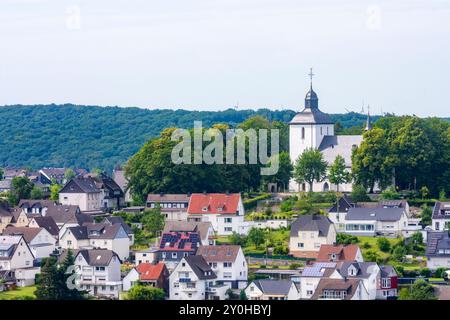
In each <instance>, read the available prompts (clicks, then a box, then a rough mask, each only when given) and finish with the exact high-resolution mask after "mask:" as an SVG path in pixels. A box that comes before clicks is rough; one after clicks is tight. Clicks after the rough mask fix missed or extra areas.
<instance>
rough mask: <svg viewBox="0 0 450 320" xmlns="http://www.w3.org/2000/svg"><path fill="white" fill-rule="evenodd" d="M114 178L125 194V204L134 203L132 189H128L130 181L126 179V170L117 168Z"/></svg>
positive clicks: (113, 174) (114, 171)
mask: <svg viewBox="0 0 450 320" xmlns="http://www.w3.org/2000/svg"><path fill="white" fill-rule="evenodd" d="M112 178H113V180H114V181H115V182H116V183H117V185H118V186H119V187H120V189H122V191H123V192H124V193H125V194H124V200H125V203H127V204H128V203H131V202H132V201H133V197H132V196H131V192H130V189H128V180H127V178H126V177H125V170H123V168H121V167H117V168H115V169H114V170H113V173H112Z"/></svg>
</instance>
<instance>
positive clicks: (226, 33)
mask: <svg viewBox="0 0 450 320" xmlns="http://www.w3.org/2000/svg"><path fill="white" fill-rule="evenodd" d="M78 12H79V14H78ZM78 21H79V23H78ZM311 66H312V67H314V73H315V74H316V76H315V78H314V88H315V91H316V92H317V93H318V95H319V99H320V101H319V103H320V106H321V109H322V110H323V111H325V112H329V113H342V112H345V111H346V110H345V109H346V108H347V109H349V110H354V111H360V110H361V107H362V104H363V102H364V104H365V105H368V104H370V106H371V110H372V113H377V114H378V113H380V112H381V110H383V112H395V113H396V114H416V115H420V116H428V115H431V116H450V90H449V89H450V86H449V84H450V1H447V0H405V1H401V0H383V1H381V0H379V1H365V0H340V1H336V0H308V1H307V0H304V1H302V0H158V1H156V0H121V1H118V0H89V1H81V0H78V1H76V0H74V1H67V0H0V105H4V104H16V103H21V104H38V103H76V104H89V105H119V106H139V107H146V108H157V107H158V108H184V109H192V110H222V109H225V108H228V107H232V106H234V105H236V104H237V103H238V104H239V108H240V109H244V108H245V109H246V108H258V107H268V108H271V109H280V108H291V109H300V107H301V106H303V99H304V95H305V93H306V91H307V89H308V86H309V84H308V81H309V80H308V76H307V74H308V72H309V67H311Z"/></svg>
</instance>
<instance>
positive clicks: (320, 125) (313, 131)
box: [289, 81, 371, 192]
mask: <svg viewBox="0 0 450 320" xmlns="http://www.w3.org/2000/svg"><path fill="white" fill-rule="evenodd" d="M370 128H371V126H370V117H368V119H367V124H366V130H369V129H370ZM362 140H363V138H362V136H360V135H353V136H352V135H335V134H334V121H333V120H332V119H331V117H330V116H329V115H328V114H326V113H323V112H322V111H320V110H319V98H318V96H317V94H316V93H315V92H314V90H313V88H312V81H311V88H310V90H309V91H308V93H307V94H306V97H305V107H304V109H303V110H302V111H301V112H299V113H297V114H296V115H295V116H294V118H293V119H292V121H291V122H290V123H289V154H290V158H291V161H292V162H293V163H294V162H295V161H296V160H297V159H298V157H299V156H300V155H301V154H302V153H303V152H304V151H305V150H308V149H311V148H313V149H318V150H320V151H321V152H322V154H323V157H324V160H325V161H326V162H327V163H328V164H331V163H332V162H333V161H334V160H335V159H336V157H337V156H338V155H340V156H342V157H343V158H344V160H345V165H346V168H347V170H348V171H350V169H351V164H352V162H351V155H352V150H353V149H354V148H357V147H358V146H359V145H360V144H361V142H362ZM289 189H290V190H291V191H309V185H308V184H307V183H302V184H298V183H297V182H295V181H294V180H293V179H292V180H291V181H290V183H289ZM329 190H337V186H336V185H334V184H332V183H331V182H330V181H329V180H328V178H326V179H325V180H324V181H322V182H315V183H314V184H313V191H329ZM351 190H352V184H351V183H346V184H342V185H340V186H339V191H344V192H350V191H351Z"/></svg>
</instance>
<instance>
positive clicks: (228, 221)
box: [224, 218, 233, 223]
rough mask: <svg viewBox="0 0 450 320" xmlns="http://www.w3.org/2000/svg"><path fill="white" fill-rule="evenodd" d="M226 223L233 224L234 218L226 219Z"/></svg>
mask: <svg viewBox="0 0 450 320" xmlns="http://www.w3.org/2000/svg"><path fill="white" fill-rule="evenodd" d="M224 220H225V223H232V222H233V218H225V219H224Z"/></svg>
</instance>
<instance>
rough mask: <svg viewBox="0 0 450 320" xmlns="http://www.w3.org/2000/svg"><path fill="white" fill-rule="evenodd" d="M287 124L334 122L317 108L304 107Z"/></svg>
mask: <svg viewBox="0 0 450 320" xmlns="http://www.w3.org/2000/svg"><path fill="white" fill-rule="evenodd" d="M289 124H334V122H333V120H331V117H330V116H329V115H328V114H326V113H323V112H322V111H320V110H319V109H318V108H304V109H303V110H302V111H301V112H299V113H297V114H296V115H295V116H294V118H293V119H292V120H291V122H290V123H289Z"/></svg>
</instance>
